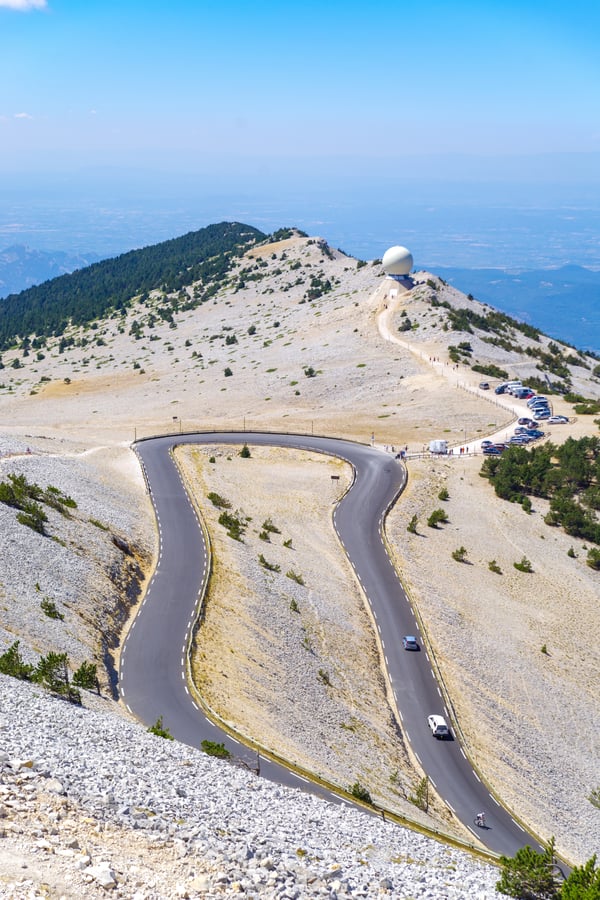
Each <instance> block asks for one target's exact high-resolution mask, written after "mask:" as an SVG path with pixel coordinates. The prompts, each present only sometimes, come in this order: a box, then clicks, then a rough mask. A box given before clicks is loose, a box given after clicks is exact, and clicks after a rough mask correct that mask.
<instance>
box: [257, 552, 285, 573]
mask: <svg viewBox="0 0 600 900" xmlns="http://www.w3.org/2000/svg"><path fill="white" fill-rule="evenodd" d="M258 561H259V563H260V564H261V566H262V567H263V569H268V571H269V572H281V566H278V565H276V564H275V563H270V562H268V561H267V560H266V559H265V558H264V556H263V555H262V553H261V554H260V556H259V557H258Z"/></svg>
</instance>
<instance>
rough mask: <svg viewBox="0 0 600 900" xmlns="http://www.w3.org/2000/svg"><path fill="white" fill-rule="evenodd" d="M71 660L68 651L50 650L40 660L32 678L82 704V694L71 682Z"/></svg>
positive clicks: (73, 701)
mask: <svg viewBox="0 0 600 900" xmlns="http://www.w3.org/2000/svg"><path fill="white" fill-rule="evenodd" d="M68 666H69V660H68V657H67V654H66V653H53V652H50V653H48V654H47V655H46V656H42V657H41V658H40V659H39V660H38V664H37V666H36V667H35V669H34V671H33V672H32V675H31V680H32V681H34V682H35V683H36V684H41V685H42V687H45V688H46V689H47V690H49V691H52V693H54V694H59V695H60V696H62V697H65V698H66V699H67V700H69V701H70V702H71V703H77V704H81V694H80V693H79V691H78V690H76V689H75V688H73V687H71V685H70V683H69V668H68Z"/></svg>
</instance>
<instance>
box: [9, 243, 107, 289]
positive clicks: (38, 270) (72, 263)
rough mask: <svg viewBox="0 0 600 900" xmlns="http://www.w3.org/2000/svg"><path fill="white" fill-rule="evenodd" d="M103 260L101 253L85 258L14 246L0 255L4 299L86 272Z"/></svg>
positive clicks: (87, 254) (61, 252)
mask: <svg viewBox="0 0 600 900" xmlns="http://www.w3.org/2000/svg"><path fill="white" fill-rule="evenodd" d="M99 259H100V256H99V255H98V254H97V253H86V254H85V255H82V254H80V253H65V252H64V251H62V250H34V249H33V248H32V247H27V246H25V244H13V245H12V246H11V247H6V249H5V250H1V251H0V298H4V297H8V295H9V294H18V293H19V292H20V291H24V290H25V289H26V288H29V287H32V286H33V285H34V284H41V283H42V282H44V281H48V279H50V278H56V277H57V276H58V275H65V274H67V273H69V272H74V271H75V269H83V268H84V267H85V266H89V265H91V264H92V263H94V262H97V261H98V260H99Z"/></svg>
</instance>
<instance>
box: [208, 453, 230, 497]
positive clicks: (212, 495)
mask: <svg viewBox="0 0 600 900" xmlns="http://www.w3.org/2000/svg"><path fill="white" fill-rule="evenodd" d="M213 459H214V457H213ZM206 496H207V498H208V499H209V500H210V502H211V503H212V505H213V506H216V507H217V509H231V503H230V502H229V500H226V499H225V498H224V497H221V495H220V494H217V493H215V491H211V492H210V493H209V494H207V495H206Z"/></svg>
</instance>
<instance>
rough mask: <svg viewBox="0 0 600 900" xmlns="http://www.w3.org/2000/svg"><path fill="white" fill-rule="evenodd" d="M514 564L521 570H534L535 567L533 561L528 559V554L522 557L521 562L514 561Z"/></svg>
mask: <svg viewBox="0 0 600 900" xmlns="http://www.w3.org/2000/svg"><path fill="white" fill-rule="evenodd" d="M513 566H514V567H515V569H517V570H518V571H519V572H533V567H532V565H531V562H530V561H529V560H528V559H527V557H526V556H523V557H522V558H521V562H516V563H513Z"/></svg>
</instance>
